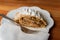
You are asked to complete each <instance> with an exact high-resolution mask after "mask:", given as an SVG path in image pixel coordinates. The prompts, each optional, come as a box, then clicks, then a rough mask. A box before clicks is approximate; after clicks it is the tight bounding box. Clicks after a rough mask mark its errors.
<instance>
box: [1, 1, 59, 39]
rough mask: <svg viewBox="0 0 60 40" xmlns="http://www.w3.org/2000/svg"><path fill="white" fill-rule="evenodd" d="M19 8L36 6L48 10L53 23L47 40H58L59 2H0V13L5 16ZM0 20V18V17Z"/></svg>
mask: <svg viewBox="0 0 60 40" xmlns="http://www.w3.org/2000/svg"><path fill="white" fill-rule="evenodd" d="M21 6H38V7H41V8H42V9H45V10H48V11H49V12H50V14H51V16H52V18H53V19H54V21H55V24H54V26H53V28H52V29H51V30H50V34H51V35H50V38H49V40H60V0H38V1H36V0H35V1H34V0H32V1H30V0H29V1H24V0H23V1H21V0H15V1H14V0H10V1H3V0H2V1H1V0H0V13H2V14H5V15H6V14H7V12H8V11H10V10H12V9H16V8H18V7H21ZM0 20H1V17H0Z"/></svg>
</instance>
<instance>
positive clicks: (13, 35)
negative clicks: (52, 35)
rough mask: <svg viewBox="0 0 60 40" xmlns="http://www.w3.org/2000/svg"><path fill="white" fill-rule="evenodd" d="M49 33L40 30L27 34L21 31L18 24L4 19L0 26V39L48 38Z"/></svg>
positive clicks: (43, 39)
mask: <svg viewBox="0 0 60 40" xmlns="http://www.w3.org/2000/svg"><path fill="white" fill-rule="evenodd" d="M48 37H49V33H48V32H43V31H40V32H39V33H36V34H27V33H24V32H22V31H21V28H20V26H17V25H15V24H13V23H12V22H11V21H9V20H7V19H5V22H4V23H3V24H2V25H1V26H0V40H48Z"/></svg>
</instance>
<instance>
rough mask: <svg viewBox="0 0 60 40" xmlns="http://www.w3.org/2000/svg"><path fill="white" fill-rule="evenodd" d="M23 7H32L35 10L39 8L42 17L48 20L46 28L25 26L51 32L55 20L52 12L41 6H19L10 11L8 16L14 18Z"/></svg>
mask: <svg viewBox="0 0 60 40" xmlns="http://www.w3.org/2000/svg"><path fill="white" fill-rule="evenodd" d="M22 8H23V9H26V8H31V9H34V10H38V11H39V12H40V13H41V15H42V17H43V18H44V19H45V20H46V22H47V24H48V25H47V26H46V27H45V28H32V27H25V28H27V29H30V30H36V31H40V30H41V31H47V32H49V29H50V28H51V27H52V26H53V24H54V21H53V19H52V18H51V16H50V13H49V12H48V11H47V10H44V9H41V8H39V7H36V6H33V7H27V6H25V7H20V8H17V9H15V10H11V11H10V12H8V14H7V16H8V17H10V18H12V19H13V18H14V17H15V15H16V13H17V12H19V11H20V10H21V9H22Z"/></svg>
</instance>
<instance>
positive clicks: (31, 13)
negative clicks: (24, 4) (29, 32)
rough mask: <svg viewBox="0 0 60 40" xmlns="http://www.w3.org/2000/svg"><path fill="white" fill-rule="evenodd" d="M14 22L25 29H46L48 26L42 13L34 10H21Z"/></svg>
mask: <svg viewBox="0 0 60 40" xmlns="http://www.w3.org/2000/svg"><path fill="white" fill-rule="evenodd" d="M14 20H15V21H16V22H17V23H19V24H20V25H21V26H23V27H31V28H44V27H46V25H47V23H46V21H45V20H44V19H43V17H41V15H40V12H39V11H37V10H33V9H26V10H24V9H23V10H20V12H18V13H17V14H16V16H15V18H14Z"/></svg>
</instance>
